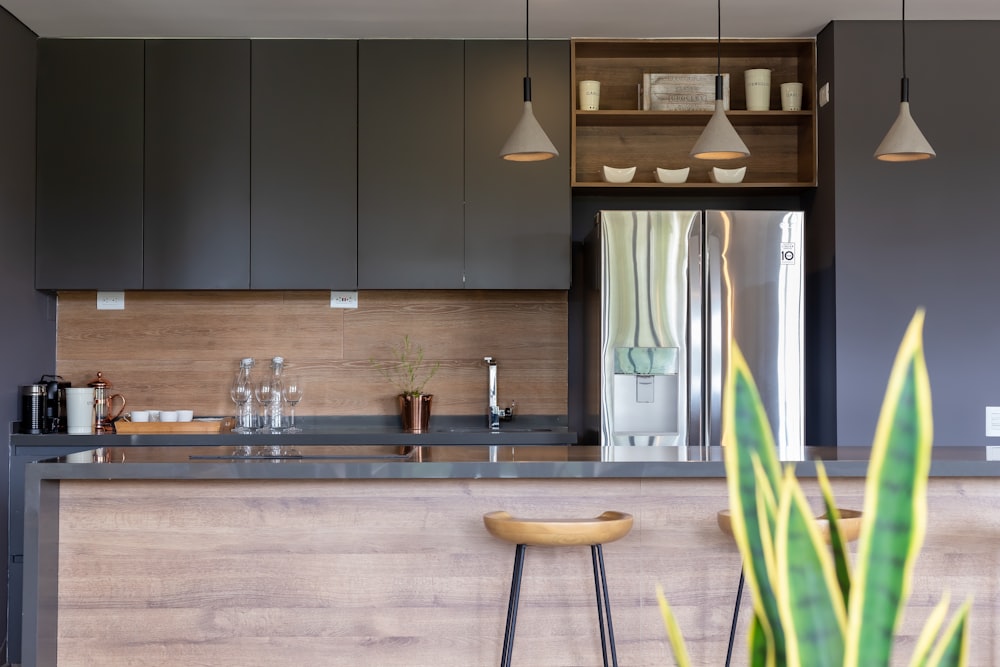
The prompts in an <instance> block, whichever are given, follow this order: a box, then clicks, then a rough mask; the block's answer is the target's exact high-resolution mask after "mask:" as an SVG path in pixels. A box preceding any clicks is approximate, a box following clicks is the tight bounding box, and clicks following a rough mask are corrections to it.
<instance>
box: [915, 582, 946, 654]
mask: <svg viewBox="0 0 1000 667" xmlns="http://www.w3.org/2000/svg"><path fill="white" fill-rule="evenodd" d="M950 602H951V595H950V594H949V593H948V591H945V593H944V595H943V596H942V598H941V601H940V602H938V603H937V606H936V607H934V610H933V611H932V612H931V615H930V616H928V617H927V621H926V622H924V627H923V630H922V631H921V633H920V636H919V637H917V645H916V647H915V648H914V649H913V655H912V656H910V667H926V665H927V657H928V656H929V655H930V652H931V649H932V648H933V647H934V640H935V638H937V635H938V633H939V632H940V631H941V626H942V625H944V618H945V616H946V615H947V614H948V604H949V603H950Z"/></svg>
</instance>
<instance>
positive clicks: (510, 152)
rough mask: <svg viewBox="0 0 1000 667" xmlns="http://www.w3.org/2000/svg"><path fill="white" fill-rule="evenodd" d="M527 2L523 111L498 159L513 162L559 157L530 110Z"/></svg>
mask: <svg viewBox="0 0 1000 667" xmlns="http://www.w3.org/2000/svg"><path fill="white" fill-rule="evenodd" d="M528 2H529V0H525V2H524V111H523V112H522V114H521V120H519V121H517V125H515V126H514V131H513V132H512V133H511V135H510V137H508V138H507V143H505V144H504V145H503V148H501V149H500V157H502V158H503V159H505V160H513V161H515V162H537V161H538V160H548V159H549V158H554V157H555V156H557V155H559V151H557V150H556V147H555V146H554V145H552V142H551V141H549V138H548V136H546V134H545V130H543V129H542V126H541V125H539V124H538V121H537V120H535V114H534V112H533V111H532V110H531V75H530V72H529V66H528V63H529V58H528V44H529V42H528V35H529V32H528V9H529V8H528Z"/></svg>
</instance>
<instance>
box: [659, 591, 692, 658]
mask: <svg viewBox="0 0 1000 667" xmlns="http://www.w3.org/2000/svg"><path fill="white" fill-rule="evenodd" d="M656 600H657V602H659V603H660V616H662V617H663V625H664V626H665V627H666V628H667V637H668V638H669V639H670V648H671V650H672V651H673V653H674V660H675V661H676V662H677V667H691V658H689V657H688V652H687V646H686V645H685V644H684V635H683V633H681V628H680V626H679V625H678V624H677V617H676V616H674V611H673V609H671V608H670V605H669V604H668V603H667V598H666V596H665V595H664V594H663V587H662V586H660V585H659V584H657V585H656Z"/></svg>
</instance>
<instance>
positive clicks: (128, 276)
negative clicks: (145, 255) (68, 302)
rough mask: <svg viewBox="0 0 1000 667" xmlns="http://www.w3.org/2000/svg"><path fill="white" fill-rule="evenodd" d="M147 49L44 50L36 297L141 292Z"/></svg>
mask: <svg viewBox="0 0 1000 667" xmlns="http://www.w3.org/2000/svg"><path fill="white" fill-rule="evenodd" d="M142 49H143V43H142V41H139V40H114V41H104V40H64V39H41V40H38V88H37V91H38V109H37V117H38V127H37V142H38V143H37V155H38V165H37V180H36V188H37V203H36V227H35V287H36V288H38V289H136V288H140V287H142V150H143V139H142V131H143V128H142V114H143V97H142V90H143V70H142V63H143V55H142Z"/></svg>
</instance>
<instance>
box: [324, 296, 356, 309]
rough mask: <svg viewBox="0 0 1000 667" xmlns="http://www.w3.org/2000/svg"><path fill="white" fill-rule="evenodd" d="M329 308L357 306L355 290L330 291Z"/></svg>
mask: <svg viewBox="0 0 1000 667" xmlns="http://www.w3.org/2000/svg"><path fill="white" fill-rule="evenodd" d="M330 307H331V308H357V307H358V293H357V292H330Z"/></svg>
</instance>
